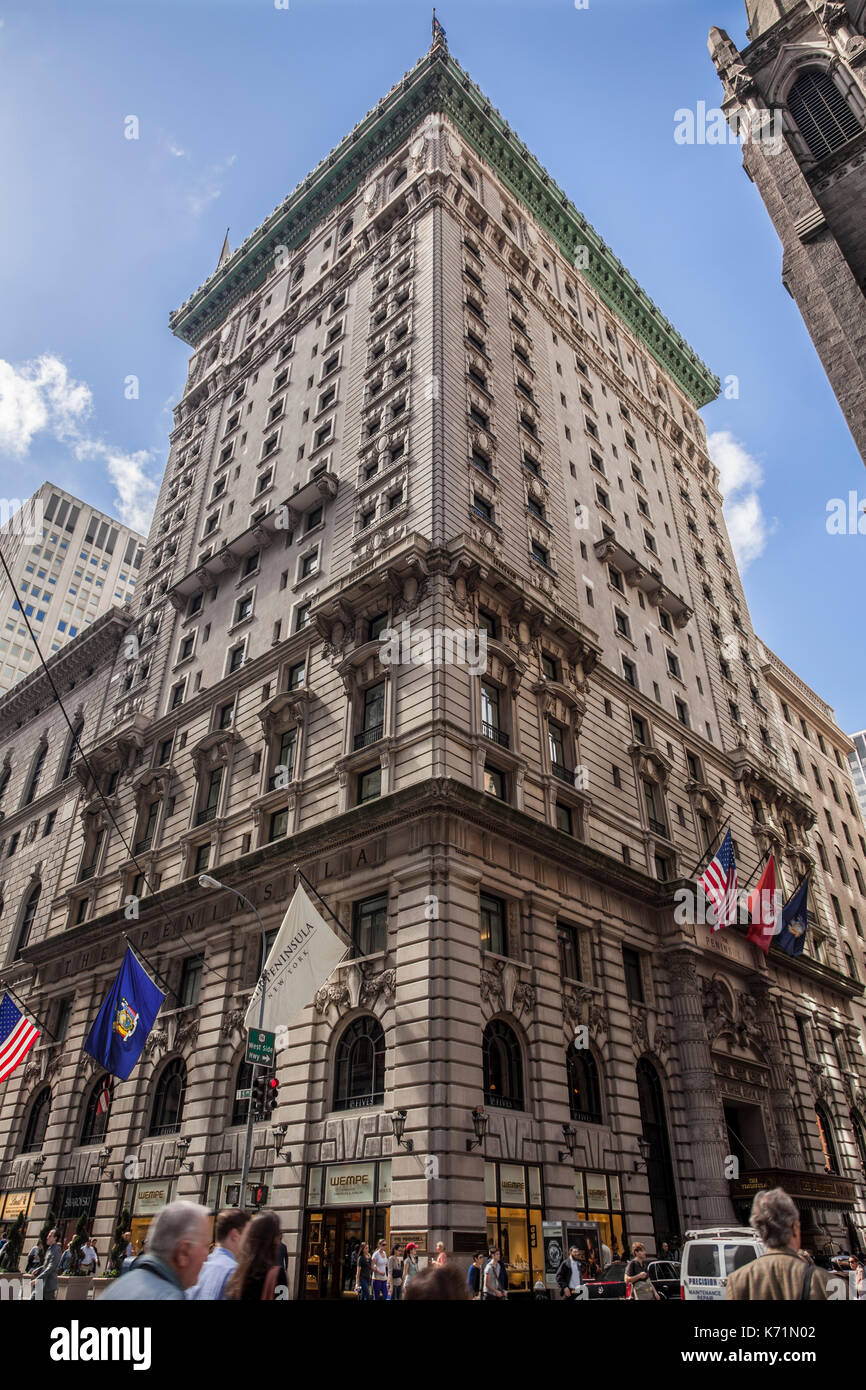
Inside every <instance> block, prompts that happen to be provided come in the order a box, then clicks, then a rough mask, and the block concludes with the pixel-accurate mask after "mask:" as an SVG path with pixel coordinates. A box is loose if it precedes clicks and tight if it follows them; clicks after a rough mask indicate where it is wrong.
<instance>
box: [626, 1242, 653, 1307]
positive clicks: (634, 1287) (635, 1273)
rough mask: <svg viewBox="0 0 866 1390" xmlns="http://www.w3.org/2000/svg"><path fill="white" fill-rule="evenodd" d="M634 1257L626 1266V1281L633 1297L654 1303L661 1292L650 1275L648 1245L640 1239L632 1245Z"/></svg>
mask: <svg viewBox="0 0 866 1390" xmlns="http://www.w3.org/2000/svg"><path fill="white" fill-rule="evenodd" d="M631 1254H632V1258H631V1259H630V1260H629V1262H628V1264H627V1265H626V1267H625V1282H626V1285H627V1286H628V1289H629V1292H630V1294H631V1297H632V1298H637V1299H638V1300H640V1301H646V1302H647V1303H652V1302H655V1301H658V1298H659V1294H658V1290H657V1289H656V1287H655V1285H654V1284H653V1281H652V1280H651V1279H650V1277H649V1270H648V1269H647V1265H648V1263H649V1261H648V1259H647V1253H646V1246H645V1245H642V1244H641V1242H640V1241H639V1240H637V1241H635V1243H634V1245H633V1246H632V1247H631Z"/></svg>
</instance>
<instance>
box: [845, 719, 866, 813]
mask: <svg viewBox="0 0 866 1390" xmlns="http://www.w3.org/2000/svg"><path fill="white" fill-rule="evenodd" d="M851 742H852V743H853V745H854V747H853V748H852V749H851V752H850V753H849V754H848V763H849V766H850V768H851V779H852V781H853V783H854V790H855V792H856V793H857V800H858V801H859V802H860V813H861V815H862V816H863V817H864V818H866V730H862V729H861V731H860V733H859V734H852V735H851Z"/></svg>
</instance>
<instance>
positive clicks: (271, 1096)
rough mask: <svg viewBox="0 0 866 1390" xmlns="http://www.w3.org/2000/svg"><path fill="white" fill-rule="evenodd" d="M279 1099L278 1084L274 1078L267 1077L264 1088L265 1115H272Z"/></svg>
mask: <svg viewBox="0 0 866 1390" xmlns="http://www.w3.org/2000/svg"><path fill="white" fill-rule="evenodd" d="M279 1099H280V1083H279V1081H278V1080H277V1078H276V1077H275V1076H269V1077H268V1078H267V1080H266V1088H265V1110H264V1113H265V1115H266V1116H267V1115H273V1113H274V1111H275V1110H276V1108H277V1104H278V1103H279Z"/></svg>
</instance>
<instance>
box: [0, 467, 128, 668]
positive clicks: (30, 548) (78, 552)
mask: <svg viewBox="0 0 866 1390" xmlns="http://www.w3.org/2000/svg"><path fill="white" fill-rule="evenodd" d="M0 547H2V551H3V557H4V559H5V561H6V563H7V565H8V566H9V569H10V572H11V574H12V580H13V583H10V581H9V578H8V577H7V575H6V572H5V570H4V571H2V572H0V691H3V690H10V689H11V688H12V686H13V685H15V683H16V682H17V681H20V680H23V679H24V678H25V677H26V676H29V675H31V674H32V673H33V672H34V671H35V670H36V669H37V667H38V666H39V661H38V658H37V654H36V647H35V645H34V643H33V640H32V638H31V636H30V633H29V632H28V630H27V626H26V624H25V623H24V620H23V614H22V610H23V613H25V614H26V615H27V617H28V618H29V619H30V621H31V624H32V626H33V629H34V631H35V633H36V636H37V640H38V641H39V646H40V648H41V650H42V654H43V656H46V657H47V656H48V655H49V654H50V653H52V652H57V651H59V650H60V648H61V647H63V646H65V645H66V643H67V642H69V641H70V640H71V638H73V637H76V636H77V635H78V633H79V632H83V631H84V630H85V628H87V627H88V626H89V625H90V624H91V623H92V622H94V620H95V619H96V618H98V617H100V616H101V615H102V614H103V613H105V612H107V611H108V609H109V608H113V607H116V606H117V605H118V604H123V603H131V602H132V599H133V598H134V597H135V585H136V580H137V577H138V571H139V566H140V565H141V558H142V554H143V552H144V536H140V535H139V534H138V532H137V531H132V530H130V528H129V527H128V526H122V525H121V523H120V522H119V521H116V520H115V519H114V517H111V516H107V515H106V514H105V513H104V512H99V511H95V510H94V509H93V508H92V507H90V506H88V504H87V503H86V502H83V501H82V500H81V499H80V498H78V497H73V496H72V495H71V494H70V493H68V492H64V491H63V489H62V488H59V487H56V486H55V485H54V483H43V484H42V486H41V487H40V488H38V489H37V491H36V492H35V493H34V494H33V496H32V497H30V498H28V499H27V501H26V502H23V503H22V504H21V506H20V507H16V508H15V509H14V510H13V511H12V514H11V515H9V516H4V522H3V526H2V527H0ZM18 595H20V596H21V597H20V598H19V597H18Z"/></svg>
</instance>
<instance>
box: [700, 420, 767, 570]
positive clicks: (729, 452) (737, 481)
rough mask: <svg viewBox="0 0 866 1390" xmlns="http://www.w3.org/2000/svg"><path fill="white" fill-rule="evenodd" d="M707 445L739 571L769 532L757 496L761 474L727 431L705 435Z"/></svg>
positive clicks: (758, 550)
mask: <svg viewBox="0 0 866 1390" xmlns="http://www.w3.org/2000/svg"><path fill="white" fill-rule="evenodd" d="M707 444H708V446H709V450H710V457H711V459H712V460H713V463H714V464H715V465H716V467H717V468H718V470H719V474H720V483H719V486H720V488H721V491H722V495H723V497H724V499H725V521H726V523H727V527H728V534H729V535H730V538H731V545H732V546H733V549H734V555H735V556H736V560H737V565H738V566H739V569H740V571H741V572H742V571H744V570H746V569H748V567H749V565H750V564H751V563H752V561H753V560H757V559H758V557H759V556H760V555H763V553H764V551H765V549H766V547H767V541H768V539H769V537H770V534H771V531H772V527H771V525H770V524H769V523H768V522H767V519H766V517H765V516H764V513H763V509H762V507H761V499H760V497H759V496H758V489H759V488H760V487H761V485H762V483H763V481H764V475H763V472H762V470H761V465H760V464H759V463H758V461H757V459H755V458H753V456H752V455H751V454H750V453H749V452H748V450H747V449H745V448H744V447H743V445H742V444H741V443H740V442H739V440H737V439H735V438H734V436H733V435H732V434H731V432H730V430H716V431H715V432H714V433H713V434H711V435H709V437H708V439H707Z"/></svg>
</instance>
